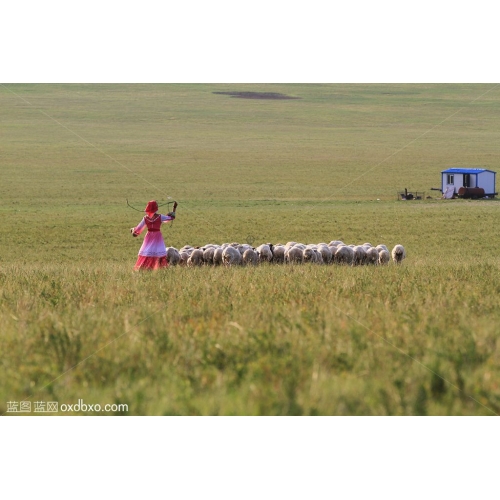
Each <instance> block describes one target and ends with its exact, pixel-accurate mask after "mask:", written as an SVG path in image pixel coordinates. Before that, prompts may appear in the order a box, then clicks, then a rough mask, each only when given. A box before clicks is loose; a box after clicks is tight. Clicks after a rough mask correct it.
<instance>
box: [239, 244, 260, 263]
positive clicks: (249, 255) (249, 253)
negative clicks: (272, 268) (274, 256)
mask: <svg viewBox="0 0 500 500" xmlns="http://www.w3.org/2000/svg"><path fill="white" fill-rule="evenodd" d="M242 258H243V264H245V265H248V264H252V265H254V266H256V265H257V264H258V263H259V255H258V254H257V252H256V251H255V250H254V249H253V248H248V249H247V250H245V253H244V254H243V257H242Z"/></svg>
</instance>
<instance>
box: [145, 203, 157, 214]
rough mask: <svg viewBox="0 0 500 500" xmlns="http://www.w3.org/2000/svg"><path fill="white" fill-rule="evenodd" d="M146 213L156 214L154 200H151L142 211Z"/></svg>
mask: <svg viewBox="0 0 500 500" xmlns="http://www.w3.org/2000/svg"><path fill="white" fill-rule="evenodd" d="M144 211H145V212H147V213H156V212H157V211H158V203H156V201H155V200H151V201H150V202H149V203H148V204H147V205H146V208H145V209H144Z"/></svg>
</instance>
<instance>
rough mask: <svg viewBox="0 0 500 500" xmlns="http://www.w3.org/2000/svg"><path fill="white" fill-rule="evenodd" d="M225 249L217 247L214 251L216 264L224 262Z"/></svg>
mask: <svg viewBox="0 0 500 500" xmlns="http://www.w3.org/2000/svg"><path fill="white" fill-rule="evenodd" d="M223 252H224V249H223V248H222V247H219V248H216V249H215V252H214V258H213V263H214V266H220V265H221V264H222V253H223Z"/></svg>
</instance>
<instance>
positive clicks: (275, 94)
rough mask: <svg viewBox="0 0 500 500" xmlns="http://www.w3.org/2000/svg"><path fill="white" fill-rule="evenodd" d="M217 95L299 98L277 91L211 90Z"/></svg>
mask: <svg viewBox="0 0 500 500" xmlns="http://www.w3.org/2000/svg"><path fill="white" fill-rule="evenodd" d="M212 93H213V94H218V95H228V96H231V97H237V98H239V99H275V100H282V99H301V98H300V97H292V96H290V95H286V94H280V93H278V92H212Z"/></svg>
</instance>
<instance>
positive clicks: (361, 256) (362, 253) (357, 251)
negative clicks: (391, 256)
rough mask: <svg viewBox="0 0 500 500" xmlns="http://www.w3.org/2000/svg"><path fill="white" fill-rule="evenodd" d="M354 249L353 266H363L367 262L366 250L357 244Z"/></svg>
mask: <svg viewBox="0 0 500 500" xmlns="http://www.w3.org/2000/svg"><path fill="white" fill-rule="evenodd" d="M353 251H354V260H353V262H352V265H353V266H362V265H363V264H366V250H365V249H364V247H362V246H359V245H358V246H355V247H354V248H353Z"/></svg>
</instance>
